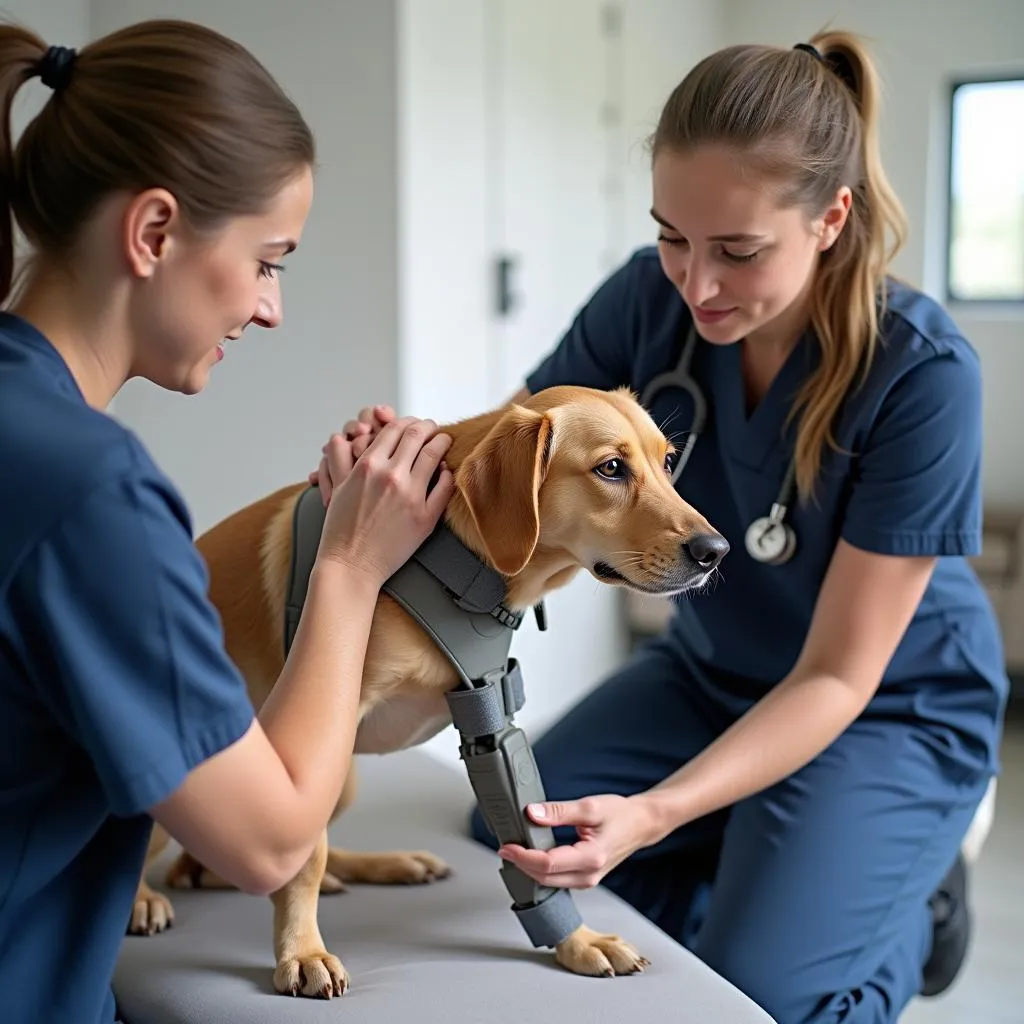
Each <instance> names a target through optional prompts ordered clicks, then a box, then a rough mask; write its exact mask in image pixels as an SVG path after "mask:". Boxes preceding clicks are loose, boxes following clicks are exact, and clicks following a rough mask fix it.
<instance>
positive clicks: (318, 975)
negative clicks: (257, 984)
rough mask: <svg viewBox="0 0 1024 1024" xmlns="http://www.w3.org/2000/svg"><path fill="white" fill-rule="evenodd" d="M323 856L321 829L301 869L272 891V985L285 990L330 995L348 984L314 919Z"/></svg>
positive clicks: (342, 967) (346, 975)
mask: <svg viewBox="0 0 1024 1024" xmlns="http://www.w3.org/2000/svg"><path fill="white" fill-rule="evenodd" d="M326 862H327V833H326V832H324V833H323V834H322V835H321V837H320V839H319V841H318V842H317V844H316V848H315V849H314V851H313V853H312V855H311V856H310V858H309V860H307V861H306V863H305V864H304V865H303V866H302V870H300V871H299V873H298V874H297V875H296V876H295V877H294V878H293V879H292V880H291V881H290V882H289V883H288V884H287V885H286V886H284V887H283V888H281V889H279V890H278V891H277V892H275V893H274V894H273V895H272V896H271V897H270V899H271V901H272V902H273V904H274V957H275V958H276V960H277V967H276V968H275V970H274V988H275V989H276V990H277V991H278V992H280V993H282V994H284V995H292V996H297V995H302V996H310V997H314V998H316V997H319V998H321V999H330V998H332V997H333V996H340V995H342V994H343V993H344V992H345V990H346V989H347V988H348V986H349V976H348V971H346V970H345V967H344V965H343V964H342V962H341V961H340V960H339V959H338V958H337V957H336V956H334V955H333V954H332V953H329V952H327V950H326V949H325V948H324V940H323V937H322V936H321V935H320V926H319V924H318V923H317V902H318V899H319V895H320V878H321V876H322V875H323V873H324V865H325V864H326Z"/></svg>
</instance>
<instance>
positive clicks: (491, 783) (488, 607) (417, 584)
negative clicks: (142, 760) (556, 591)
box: [284, 487, 582, 946]
mask: <svg viewBox="0 0 1024 1024" xmlns="http://www.w3.org/2000/svg"><path fill="white" fill-rule="evenodd" d="M325 514H326V513H325V509H324V507H323V501H322V500H321V498H320V492H319V490H318V489H317V488H315V487H311V488H309V489H308V490H307V491H306V492H305V493H304V494H303V495H302V496H301V497H300V498H299V500H298V502H297V503H296V506H295V516H294V520H293V523H292V559H291V571H290V575H289V580H288V591H287V596H286V599H285V623H284V649H285V655H286V656H287V654H288V651H289V650H290V649H291V645H292V641H293V639H294V637H295V631H296V630H297V629H298V625H299V618H300V616H301V614H302V606H303V604H304V603H305V599H306V591H307V588H308V586H309V574H310V572H311V571H312V568H313V563H314V561H315V560H316V554H317V549H318V547H319V544H320V534H321V531H322V530H323V524H324V517H325ZM383 590H384V592H385V593H387V594H388V595H389V596H390V597H392V598H394V600H395V601H397V602H398V603H399V604H400V605H401V606H402V607H403V608H404V609H405V610H406V611H407V612H408V613H409V614H410V615H411V616H412V617H413V618H414V619H415V620H416V621H417V622H418V623H419V624H420V625H421V626H422V627H423V629H424V630H425V631H426V632H427V634H428V635H429V636H431V637H432V638H433V640H434V642H435V643H436V644H437V646H438V647H439V648H440V649H441V650H442V651H443V652H444V654H445V655H446V656H447V658H448V660H449V661H450V662H451V663H452V665H453V666H454V668H455V670H456V672H458V674H459V685H458V686H457V687H456V688H455V689H454V690H450V691H449V692H448V693H447V694H446V695H445V697H446V699H447V702H448V707H449V709H450V710H451V715H452V723H453V724H454V725H455V728H456V729H457V730H458V732H459V737H460V744H459V756H460V758H461V759H462V761H463V763H464V764H465V765H466V771H467V772H468V774H469V781H470V784H471V785H472V787H473V792H474V793H475V794H476V798H477V801H478V803H479V805H480V811H481V814H482V815H483V817H484V820H485V821H486V822H487V827H488V828H489V829H490V831H491V833H492V834H493V835H494V836H495V837H496V838H497V840H498V842H499V843H500V844H504V843H517V844H519V845H521V846H525V847H527V848H531V849H540V850H548V849H551V848H552V847H553V846H554V845H555V839H554V834H553V833H552V831H551V829H550V828H549V827H540V826H537V825H534V824H532V822H530V820H529V819H528V818H527V816H526V805H527V804H529V803H537V802H541V801H543V800H544V799H545V795H544V787H543V785H542V783H541V779H540V774H539V772H538V771H537V764H536V762H535V760H534V757H533V750H532V748H531V747H530V742H529V740H528V739H527V738H526V734H525V733H524V732H523V731H522V729H520V728H519V727H518V726H516V725H515V724H514V723H513V717H514V716H515V713H516V712H517V711H519V709H520V708H521V707H522V706H523V703H524V700H525V695H524V692H523V678H522V674H521V672H520V670H519V664H518V662H517V661H516V659H515V658H510V657H509V648H510V647H511V644H512V634H513V633H514V632H515V630H517V629H518V628H519V626H520V624H521V623H522V620H523V616H522V613H516V612H512V611H510V610H509V609H508V608H506V607H505V605H504V600H505V581H504V579H503V577H502V576H501V574H500V573H498V572H496V571H495V570H494V569H492V568H491V567H490V566H488V565H487V564H485V563H484V562H482V561H481V560H480V559H479V558H478V557H477V556H476V555H475V554H474V553H473V552H472V551H470V550H469V548H467V547H466V546H465V545H464V544H463V543H462V542H461V541H460V540H459V539H458V538H457V537H456V536H455V535H454V534H453V533H452V532H451V531H450V530H449V529H448V528H447V527H446V526H445V525H444V524H443V523H442V524H440V525H439V526H438V528H437V529H436V530H435V531H434V533H432V534H431V536H430V537H429V538H427V540H426V542H425V543H424V544H423V545H421V547H420V548H419V550H418V551H416V552H415V553H414V554H413V556H412V558H410V559H409V561H408V562H406V563H405V565H403V566H402V568H401V569H399V570H398V571H397V572H396V573H395V574H394V575H393V576H392V577H391V578H390V579H389V580H388V581H387V582H386V583H385V584H384V587H383ZM534 612H535V614H536V616H537V625H538V627H539V628H540V629H545V628H546V623H545V621H544V612H543V605H537V607H536V608H535V609H534ZM500 874H501V878H502V881H503V882H504V884H505V888H506V889H507V890H508V892H509V895H510V896H511V897H512V911H513V913H514V914H515V915H516V917H517V918H518V919H519V923H520V924H521V925H522V927H523V930H524V931H525V932H526V934H527V936H528V937H529V939H530V941H531V942H532V943H533V945H534V946H556V945H558V943H559V942H561V941H562V940H563V939H565V938H566V937H567V936H568V935H570V934H571V933H572V932H573V931H574V930H575V929H576V928H577V927H579V925H580V924H581V923H582V919H581V918H580V915H579V912H578V911H577V909H576V905H575V903H574V902H573V899H572V893H571V892H570V891H569V890H568V889H552V888H550V887H548V886H543V885H540V884H539V883H538V882H536V881H535V880H534V879H532V878H530V876H529V875H527V874H525V873H524V872H522V871H520V870H519V868H517V867H516V866H515V865H514V864H511V863H509V862H507V861H503V862H502V867H501V869H500Z"/></svg>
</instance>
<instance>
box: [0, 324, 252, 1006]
mask: <svg viewBox="0 0 1024 1024" xmlns="http://www.w3.org/2000/svg"><path fill="white" fill-rule="evenodd" d="M0 495H2V497H0V1005H2V1007H3V1012H2V1013H0V1019H2V1020H3V1021H4V1024H42V1022H44V1021H45V1022H46V1024H110V1022H112V1021H113V1020H114V1014H115V1006H114V997H113V993H112V991H111V976H112V974H113V970H114V964H115V960H116V958H117V954H118V951H119V949H120V948H121V943H122V942H124V941H126V939H125V930H126V928H127V925H128V921H129V917H130V914H131V910H132V904H133V902H134V896H135V888H136V885H137V884H138V880H139V876H140V873H141V870H142V866H143V859H144V856H145V853H146V847H147V844H148V841H149V836H150V831H151V828H152V821H151V819H150V818H149V817H148V816H147V814H146V812H147V811H148V810H149V809H150V808H151V807H152V806H153V805H154V804H155V803H157V802H159V801H161V800H163V799H165V798H166V797H168V796H169V795H170V794H171V793H173V792H174V790H176V789H177V788H178V786H179V785H180V784H181V782H182V781H183V780H184V778H185V776H186V774H187V773H188V772H189V771H190V769H192V768H193V767H194V766H195V765H197V764H199V763H200V762H201V761H203V760H205V759H206V758H208V757H210V756H211V755H213V754H215V753H217V752H218V751H220V750H223V749H224V748H225V747H227V746H228V745H230V744H231V743H233V742H234V741H235V740H237V739H238V738H239V737H240V736H241V735H242V734H243V733H244V732H245V731H246V729H247V728H248V727H249V725H250V724H251V723H252V721H253V718H254V711H253V707H252V704H251V703H250V701H249V698H248V695H247V693H246V690H245V686H244V683H243V681H242V679H241V677H240V676H239V674H238V672H237V670H236V669H235V668H234V666H233V664H232V663H231V662H230V660H229V659H228V657H227V655H226V654H225V651H224V646H223V641H222V636H221V628H220V621H219V619H218V618H217V615H216V613H215V611H214V609H213V608H212V606H211V605H210V603H209V601H208V600H207V596H206V582H207V578H206V569H205V566H204V565H203V563H202V561H201V559H200V557H199V555H198V553H197V552H196V549H195V547H194V546H193V544H192V535H191V523H190V521H189V516H188V512H187V510H186V508H185V505H184V503H183V502H182V500H181V497H180V496H179V495H178V493H177V491H176V490H175V489H174V487H173V486H172V484H171V483H170V482H169V481H168V480H167V479H166V478H165V477H164V476H163V474H162V473H161V472H160V471H159V470H158V469H157V467H156V466H155V465H154V464H153V462H152V460H151V459H150V457H149V455H148V454H147V452H146V451H145V449H144V448H143V446H142V445H141V444H140V443H139V442H138V440H137V439H136V438H135V437H134V436H133V435H132V434H131V433H129V432H128V431H127V430H125V429H124V428H123V427H122V426H120V425H119V424H118V423H117V422H116V421H115V420H113V419H111V418H109V417H108V416H105V415H103V414H102V413H100V412H98V411H96V410H94V409H91V408H90V407H89V406H88V405H87V404H86V402H85V400H84V398H83V396H82V394H81V392H80V391H79V389H78V387H77V385H76V384H75V381H74V379H73V378H72V376H71V374H70V373H69V372H68V368H67V366H66V365H65V364H64V362H63V360H62V359H61V358H60V356H59V355H58V354H57V352H56V351H55V349H54V348H53V347H52V346H51V345H50V343H49V342H48V341H47V339H46V338H44V337H43V336H42V335H41V334H39V333H38V332H37V331H36V330H35V329H34V328H32V327H31V326H29V325H28V324H27V323H26V322H25V321H23V320H20V319H18V318H17V317H14V316H11V315H10V314H7V313H0ZM127 941H132V940H130V939H129V940H127ZM135 941H144V940H135Z"/></svg>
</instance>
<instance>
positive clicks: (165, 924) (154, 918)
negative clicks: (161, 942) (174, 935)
mask: <svg viewBox="0 0 1024 1024" xmlns="http://www.w3.org/2000/svg"><path fill="white" fill-rule="evenodd" d="M172 924H174V907H173V906H172V905H171V901H170V900H169V899H168V898H167V897H166V896H165V895H164V894H163V893H162V892H157V891H156V890H155V889H151V888H150V887H149V886H148V885H146V884H145V883H143V884H142V885H140V886H139V889H138V891H137V892H136V894H135V903H134V904H133V906H132V916H131V918H130V920H129V922H128V934H129V935H156V934H157V932H162V931H164V930H165V929H167V928H170V927H171V925H172Z"/></svg>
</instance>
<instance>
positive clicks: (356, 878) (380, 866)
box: [327, 847, 452, 885]
mask: <svg viewBox="0 0 1024 1024" xmlns="http://www.w3.org/2000/svg"><path fill="white" fill-rule="evenodd" d="M327 871H328V872H329V873H330V874H331V875H333V876H334V877H335V878H337V879H338V880H339V881H340V882H341V883H342V884H344V883H346V882H352V883H360V882H362V883H364V884H367V885H420V884H422V883H425V882H435V881H437V880H438V879H439V878H447V877H448V876H449V875H450V874H451V873H452V869H451V868H450V867H449V866H448V865H447V864H445V862H444V861H443V860H441V858H440V857H435V856H434V854H432V853H430V851H429V850H394V851H388V852H385V853H357V852H356V851H354V850H340V849H336V848H334V847H331V848H330V849H329V850H328V851H327Z"/></svg>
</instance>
